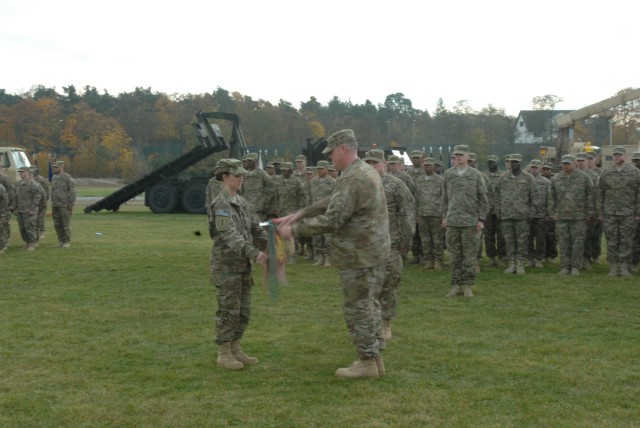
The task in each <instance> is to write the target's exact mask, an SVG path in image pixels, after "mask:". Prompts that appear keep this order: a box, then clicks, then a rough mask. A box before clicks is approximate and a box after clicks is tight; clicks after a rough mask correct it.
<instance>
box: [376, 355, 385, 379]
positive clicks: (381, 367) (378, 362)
mask: <svg viewBox="0 0 640 428" xmlns="http://www.w3.org/2000/svg"><path fill="white" fill-rule="evenodd" d="M375 360H376V367H378V375H379V376H384V375H385V374H387V371H386V370H385V368H384V361H382V355H381V354H378V355H376V357H375Z"/></svg>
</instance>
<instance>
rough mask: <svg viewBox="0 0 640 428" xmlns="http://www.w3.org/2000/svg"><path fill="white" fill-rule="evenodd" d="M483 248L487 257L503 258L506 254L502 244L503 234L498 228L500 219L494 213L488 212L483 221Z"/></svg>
mask: <svg viewBox="0 0 640 428" xmlns="http://www.w3.org/2000/svg"><path fill="white" fill-rule="evenodd" d="M484 249H485V252H486V254H487V257H500V258H504V257H505V256H506V255H507V252H506V250H505V246H504V236H502V229H501V228H500V219H498V217H497V216H496V215H495V214H489V215H488V216H487V218H486V219H485V223H484Z"/></svg>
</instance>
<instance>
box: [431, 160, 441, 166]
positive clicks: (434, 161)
mask: <svg viewBox="0 0 640 428" xmlns="http://www.w3.org/2000/svg"><path fill="white" fill-rule="evenodd" d="M433 163H435V164H436V165H438V166H442V161H441V160H440V159H434V160H433Z"/></svg>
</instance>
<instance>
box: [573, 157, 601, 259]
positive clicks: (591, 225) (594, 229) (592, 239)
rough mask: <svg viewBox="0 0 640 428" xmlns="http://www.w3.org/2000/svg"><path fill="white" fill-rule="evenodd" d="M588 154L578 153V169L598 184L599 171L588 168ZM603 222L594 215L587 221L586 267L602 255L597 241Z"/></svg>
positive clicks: (585, 242) (599, 237)
mask: <svg viewBox="0 0 640 428" xmlns="http://www.w3.org/2000/svg"><path fill="white" fill-rule="evenodd" d="M587 159H588V154H587V153H585V152H580V153H578V154H577V155H576V165H577V167H578V169H579V170H580V171H582V172H584V173H585V174H587V175H588V176H589V178H590V179H591V182H592V183H593V184H594V186H595V185H596V183H597V182H598V173H597V172H596V171H594V170H592V169H589V168H587ZM601 235H602V222H601V221H599V220H598V218H597V217H594V218H593V219H591V220H590V221H588V222H587V231H586V237H585V241H584V260H583V264H584V266H583V267H584V268H588V267H589V265H590V264H591V262H592V261H593V260H595V259H596V258H598V257H599V256H600V245H599V243H598V242H597V241H599V240H600V239H601V238H602V236H601Z"/></svg>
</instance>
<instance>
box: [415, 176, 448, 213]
mask: <svg viewBox="0 0 640 428" xmlns="http://www.w3.org/2000/svg"><path fill="white" fill-rule="evenodd" d="M442 180H443V179H442V176H440V175H438V174H433V175H426V174H425V175H423V176H421V177H418V179H416V192H415V197H416V215H419V216H429V217H440V216H441V215H442V210H441V209H440V202H441V199H442Z"/></svg>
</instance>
